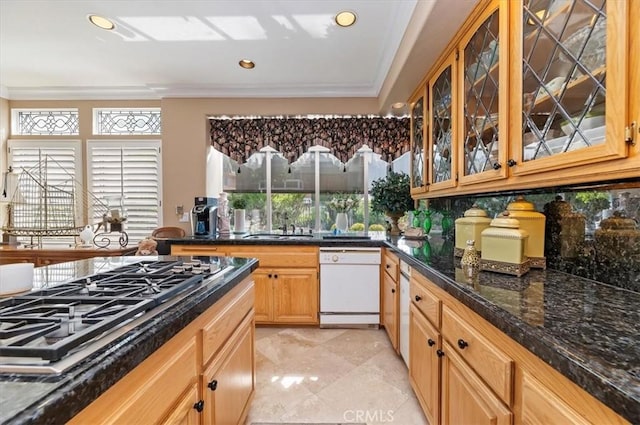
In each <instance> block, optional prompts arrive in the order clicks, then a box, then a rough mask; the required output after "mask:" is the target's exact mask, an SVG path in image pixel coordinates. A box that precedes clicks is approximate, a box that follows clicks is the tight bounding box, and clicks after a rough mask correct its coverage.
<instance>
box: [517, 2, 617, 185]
mask: <svg viewBox="0 0 640 425" xmlns="http://www.w3.org/2000/svg"><path fill="white" fill-rule="evenodd" d="M627 3H628V2H627V1H619V0H609V1H606V0H524V1H523V3H522V8H521V9H519V10H518V11H517V12H519V13H520V16H519V17H518V20H519V22H520V25H521V27H520V28H521V32H520V33H519V34H517V35H518V40H516V41H514V45H517V46H518V49H520V51H519V53H520V54H521V55H520V57H521V60H520V61H519V63H518V66H521V67H522V68H521V69H522V73H521V74H519V73H518V72H517V70H516V72H514V73H513V75H522V79H519V78H515V80H516V81H514V83H515V84H516V85H515V86H514V87H518V85H519V87H518V90H517V92H518V93H519V95H518V97H517V98H516V99H513V101H514V103H515V102H517V104H520V105H522V109H521V114H520V116H519V117H517V118H518V119H514V120H513V122H514V123H516V124H517V125H519V128H513V132H514V135H515V134H517V136H518V137H519V136H520V135H521V139H520V140H521V143H520V145H519V146H517V150H516V152H515V153H516V161H515V164H516V165H517V167H515V169H514V173H515V174H518V173H519V172H522V173H527V172H534V171H541V170H546V169H554V168H566V167H568V166H571V165H578V164H585V163H590V162H596V161H603V160H608V159H613V158H620V157H624V156H626V154H627V148H626V144H625V142H624V126H625V117H626V108H627V105H626V102H625V98H626V95H625V90H624V87H625V81H627V78H626V69H627V67H626V60H627V52H626V51H625V41H624V40H625V37H626V36H627V32H626V31H627V19H628V17H627V15H626V13H627V8H628V6H627Z"/></svg>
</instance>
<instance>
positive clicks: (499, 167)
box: [493, 162, 502, 170]
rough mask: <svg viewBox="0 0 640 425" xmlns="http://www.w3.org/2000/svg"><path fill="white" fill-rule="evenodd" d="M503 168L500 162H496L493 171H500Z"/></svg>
mask: <svg viewBox="0 0 640 425" xmlns="http://www.w3.org/2000/svg"><path fill="white" fill-rule="evenodd" d="M501 168H502V165H501V164H500V163H499V162H494V163H493V169H494V170H499V169H501Z"/></svg>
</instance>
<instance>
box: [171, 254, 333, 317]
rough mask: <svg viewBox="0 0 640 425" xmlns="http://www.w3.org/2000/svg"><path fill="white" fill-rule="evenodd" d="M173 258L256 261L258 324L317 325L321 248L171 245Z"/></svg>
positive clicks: (256, 309)
mask: <svg viewBox="0 0 640 425" xmlns="http://www.w3.org/2000/svg"><path fill="white" fill-rule="evenodd" d="M171 255H214V256H228V257H241V258H257V259H258V261H259V267H258V270H256V271H255V272H254V274H253V276H254V278H255V285H256V297H255V312H256V323H257V324H279V323H281V324H282V323H286V324H290V325H317V324H318V323H319V319H318V311H319V310H318V307H319V300H320V291H319V278H318V270H319V266H318V248H317V247H315V246H295V245H287V246H275V245H172V246H171Z"/></svg>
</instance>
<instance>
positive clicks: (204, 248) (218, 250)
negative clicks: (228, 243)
mask: <svg viewBox="0 0 640 425" xmlns="http://www.w3.org/2000/svg"><path fill="white" fill-rule="evenodd" d="M225 248H226V247H221V246H216V245H171V255H212V256H220V257H224V256H225V255H227V254H226V250H225Z"/></svg>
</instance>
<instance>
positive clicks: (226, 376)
mask: <svg viewBox="0 0 640 425" xmlns="http://www.w3.org/2000/svg"><path fill="white" fill-rule="evenodd" d="M253 341H254V326H253V320H252V319H251V318H250V317H247V318H246V319H245V320H244V321H243V323H242V324H241V325H240V327H239V328H238V329H237V330H236V332H235V333H234V335H233V336H232V337H231V338H230V339H229V343H228V344H226V346H225V348H224V349H223V351H222V352H220V353H219V354H218V355H217V356H216V358H214V360H213V361H212V363H211V365H210V366H209V368H207V370H206V371H205V372H204V374H203V375H202V394H203V401H204V407H203V412H202V413H203V418H204V423H205V424H212V425H227V424H238V423H240V420H241V419H242V418H243V417H244V416H246V413H247V412H248V409H249V400H251V394H252V393H253V391H254V387H255V381H254V376H255V361H254V355H253V353H254V345H253Z"/></svg>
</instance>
